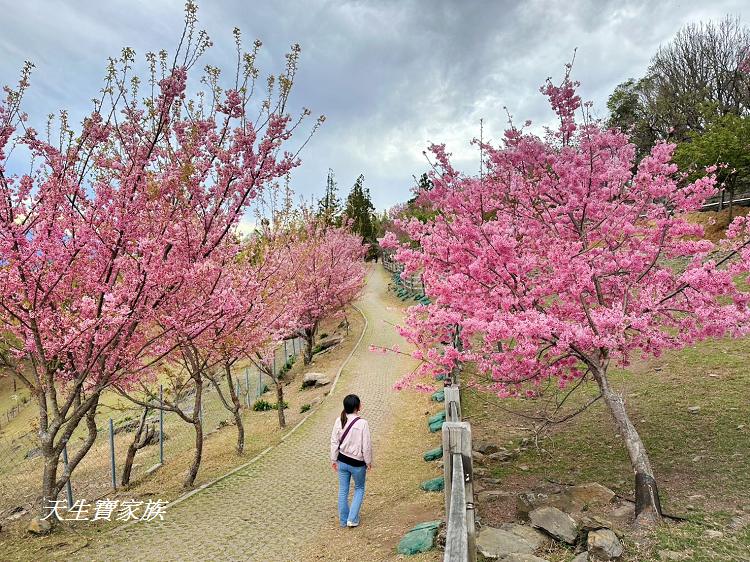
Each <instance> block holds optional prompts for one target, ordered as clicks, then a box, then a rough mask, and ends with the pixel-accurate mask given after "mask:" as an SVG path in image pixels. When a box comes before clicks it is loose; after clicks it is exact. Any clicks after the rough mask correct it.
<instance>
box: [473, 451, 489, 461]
mask: <svg viewBox="0 0 750 562" xmlns="http://www.w3.org/2000/svg"><path fill="white" fill-rule="evenodd" d="M485 458H487V457H485V456H484V455H483V454H482V453H480V452H479V451H472V452H471V460H473V461H474V462H482V461H483V460H484V459H485Z"/></svg>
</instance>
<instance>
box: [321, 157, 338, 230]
mask: <svg viewBox="0 0 750 562" xmlns="http://www.w3.org/2000/svg"><path fill="white" fill-rule="evenodd" d="M338 192H339V189H338V186H337V185H336V180H335V179H334V175H333V170H332V169H330V168H328V177H327V178H326V191H325V194H324V195H323V197H322V198H321V199H319V200H318V216H319V217H320V218H321V219H322V220H323V222H324V224H326V225H327V226H334V225H336V226H338V225H339V224H340V222H341V218H340V217H339V213H340V212H341V200H339V197H338Z"/></svg>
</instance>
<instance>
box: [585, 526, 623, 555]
mask: <svg viewBox="0 0 750 562" xmlns="http://www.w3.org/2000/svg"><path fill="white" fill-rule="evenodd" d="M587 544H588V547H589V553H590V554H591V556H593V557H594V558H595V559H598V560H615V559H616V558H619V557H620V556H622V551H623V548H622V543H621V542H620V539H618V538H617V535H616V534H615V533H614V531H611V530H610V529H599V530H598V531H591V532H590V533H589V536H588V540H587Z"/></svg>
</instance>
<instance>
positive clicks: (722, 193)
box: [719, 188, 724, 211]
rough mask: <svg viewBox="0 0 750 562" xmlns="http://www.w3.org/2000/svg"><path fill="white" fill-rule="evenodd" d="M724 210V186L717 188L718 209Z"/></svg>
mask: <svg viewBox="0 0 750 562" xmlns="http://www.w3.org/2000/svg"><path fill="white" fill-rule="evenodd" d="M723 210H724V188H721V189H720V190H719V211H723Z"/></svg>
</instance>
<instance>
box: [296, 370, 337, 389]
mask: <svg viewBox="0 0 750 562" xmlns="http://www.w3.org/2000/svg"><path fill="white" fill-rule="evenodd" d="M327 384H331V380H330V379H329V378H328V377H327V376H325V375H324V374H323V373H305V376H304V377H302V388H310V387H312V386H315V387H321V386H326V385H327Z"/></svg>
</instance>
